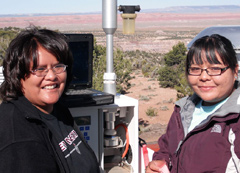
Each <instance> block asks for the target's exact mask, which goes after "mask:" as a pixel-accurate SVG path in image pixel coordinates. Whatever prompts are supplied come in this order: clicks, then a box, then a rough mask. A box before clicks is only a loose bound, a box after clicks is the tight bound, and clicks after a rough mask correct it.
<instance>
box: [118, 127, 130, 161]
mask: <svg viewBox="0 0 240 173" xmlns="http://www.w3.org/2000/svg"><path fill="white" fill-rule="evenodd" d="M120 126H122V127H123V128H124V130H125V133H126V140H127V143H126V147H125V150H124V152H123V154H122V159H123V158H124V157H125V156H126V154H127V152H128V149H129V132H128V128H127V126H126V125H124V124H118V125H117V126H116V127H115V130H116V129H117V128H118V127H120Z"/></svg>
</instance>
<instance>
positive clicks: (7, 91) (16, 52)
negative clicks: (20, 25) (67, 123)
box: [0, 26, 73, 101]
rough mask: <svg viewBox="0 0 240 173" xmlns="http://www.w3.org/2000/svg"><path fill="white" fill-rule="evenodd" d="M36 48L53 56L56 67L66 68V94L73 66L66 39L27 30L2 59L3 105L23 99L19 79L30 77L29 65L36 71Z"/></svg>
mask: <svg viewBox="0 0 240 173" xmlns="http://www.w3.org/2000/svg"><path fill="white" fill-rule="evenodd" d="M39 46H42V47H43V48H45V49H46V50H47V51H48V52H50V53H51V54H52V55H54V56H55V57H56V58H57V60H58V61H59V62H60V63H63V64H65V65H68V67H67V82H66V87H65V90H66V88H67V86H68V84H69V83H70V81H71V80H72V62H73V58H72V55H71V53H70V50H69V47H68V44H67V42H66V37H65V36H64V35H63V34H61V33H58V32H55V31H52V30H48V29H38V28H37V27H34V26H31V27H29V28H27V29H26V30H24V31H22V32H20V33H19V34H18V35H17V37H16V38H14V39H13V40H12V41H11V43H10V45H9V47H8V49H7V52H6V56H5V57H4V59H3V75H4V82H3V83H2V85H1V88H0V96H1V98H2V100H3V101H7V100H11V99H17V98H18V97H19V96H22V95H23V92H22V85H21V79H25V78H26V77H28V76H29V75H30V71H29V70H30V64H31V62H33V67H32V69H35V68H36V67H37V65H38V47H39Z"/></svg>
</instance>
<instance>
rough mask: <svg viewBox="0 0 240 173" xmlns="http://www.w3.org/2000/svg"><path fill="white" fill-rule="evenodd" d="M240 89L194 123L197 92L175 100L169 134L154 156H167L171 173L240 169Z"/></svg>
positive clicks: (162, 157)
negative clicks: (192, 124)
mask: <svg viewBox="0 0 240 173" xmlns="http://www.w3.org/2000/svg"><path fill="white" fill-rule="evenodd" d="M239 96H240V89H237V90H235V91H234V93H233V94H232V95H231V97H230V98H229V99H228V101H227V102H226V103H224V105H222V106H221V107H220V108H219V109H218V110H217V111H216V112H215V113H213V114H212V115H210V116H209V117H208V118H207V119H206V120H204V121H203V122H202V123H200V124H199V125H198V126H197V127H195V128H194V129H193V130H192V131H191V132H187V129H188V127H189V125H190V123H191V119H192V112H193V111H194V108H195V104H196V103H197V102H198V101H199V100H200V99H199V98H198V97H197V96H196V95H194V96H192V97H189V98H183V99H181V100H180V101H178V102H177V103H176V106H175V108H174V112H173V114H172V116H171V119H170V121H169V124H168V127H167V131H166V134H164V135H163V136H162V137H160V138H159V141H158V144H159V146H160V150H159V151H157V152H155V153H154V155H153V160H166V162H167V163H168V166H169V169H170V170H171V173H175V172H178V173H197V172H199V173H200V172H201V173H202V172H216V173H222V172H235V173H236V172H239V171H240V160H239V159H240V120H239V117H240V116H239V113H240V101H239V99H240V97H239Z"/></svg>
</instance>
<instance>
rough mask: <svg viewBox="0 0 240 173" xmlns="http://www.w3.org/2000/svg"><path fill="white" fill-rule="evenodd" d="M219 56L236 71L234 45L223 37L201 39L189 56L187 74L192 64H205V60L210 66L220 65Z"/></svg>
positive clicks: (189, 52)
mask: <svg viewBox="0 0 240 173" xmlns="http://www.w3.org/2000/svg"><path fill="white" fill-rule="evenodd" d="M217 54H218V55H219V56H220V58H221V60H222V62H223V63H224V65H227V66H229V67H230V69H232V70H233V71H235V69H236V66H237V64H238V61H237V57H236V52H235V50H234V48H233V46H232V43H231V42H230V41H229V40H228V39H227V38H225V37H223V36H221V35H218V34H213V35H211V36H204V37H202V38H199V39H198V40H196V41H195V42H194V43H193V45H192V46H191V48H190V49H189V51H188V54H187V60H186V74H187V72H188V69H189V67H190V66H191V64H193V63H194V62H195V63H197V64H203V59H205V58H206V60H207V61H208V62H209V63H210V64H220V62H219V61H218V58H217Z"/></svg>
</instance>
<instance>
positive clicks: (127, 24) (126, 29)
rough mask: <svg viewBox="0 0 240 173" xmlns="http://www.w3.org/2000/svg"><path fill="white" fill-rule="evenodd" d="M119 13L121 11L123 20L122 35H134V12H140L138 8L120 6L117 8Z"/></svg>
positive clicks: (137, 6) (135, 15)
mask: <svg viewBox="0 0 240 173" xmlns="http://www.w3.org/2000/svg"><path fill="white" fill-rule="evenodd" d="M118 10H119V11H122V12H123V13H122V14H121V17H122V19H123V34H134V33H135V19H136V17H137V14H135V12H136V11H138V12H139V11H140V6H139V5H136V6H126V5H120V6H119V8H118Z"/></svg>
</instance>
